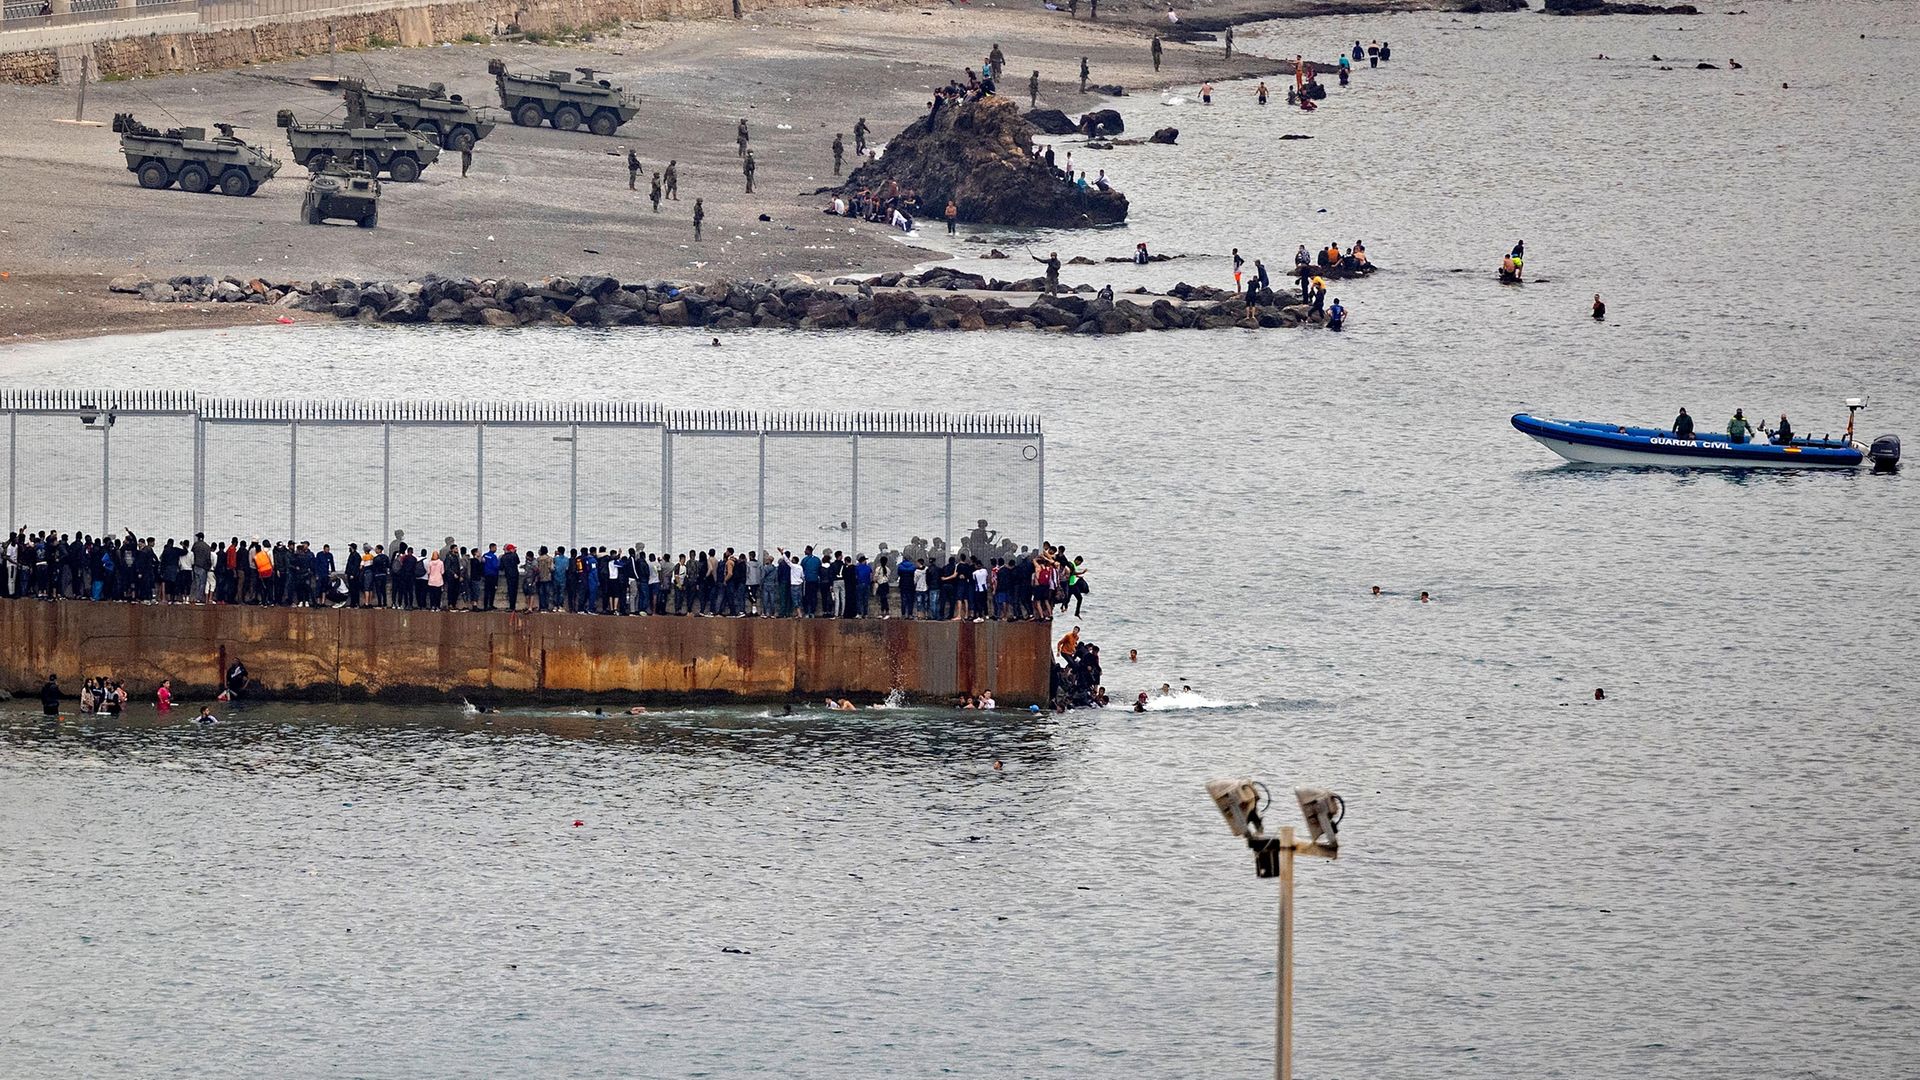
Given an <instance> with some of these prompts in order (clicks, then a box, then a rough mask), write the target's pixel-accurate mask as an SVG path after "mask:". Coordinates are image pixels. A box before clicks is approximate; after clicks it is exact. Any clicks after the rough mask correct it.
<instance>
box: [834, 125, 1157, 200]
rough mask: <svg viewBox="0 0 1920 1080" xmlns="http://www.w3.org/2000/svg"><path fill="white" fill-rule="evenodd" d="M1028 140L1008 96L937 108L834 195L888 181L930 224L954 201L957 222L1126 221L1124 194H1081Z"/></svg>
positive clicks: (1029, 132)
mask: <svg viewBox="0 0 1920 1080" xmlns="http://www.w3.org/2000/svg"><path fill="white" fill-rule="evenodd" d="M1033 134H1034V128H1033V125H1031V124H1029V123H1028V122H1027V121H1026V118H1024V117H1022V116H1021V115H1020V107H1019V105H1018V104H1016V103H1015V102H1014V101H1013V99H1012V98H1005V97H999V96H988V97H984V98H981V99H979V100H978V101H966V102H960V103H958V104H949V105H942V106H941V107H940V108H939V109H936V110H934V112H933V113H931V114H930V115H928V116H923V117H921V118H920V119H918V120H915V121H914V122H913V123H911V124H908V125H907V126H906V128H905V130H903V131H901V132H900V134H898V135H896V136H894V137H893V138H892V139H890V140H888V142H887V146H886V152H885V153H884V154H882V155H881V156H880V158H879V159H878V160H876V161H869V162H867V163H865V164H863V165H861V166H860V167H859V168H858V169H855V170H854V171H853V175H851V176H849V177H847V182H846V184H845V185H844V186H843V187H842V188H841V189H840V191H841V193H842V194H844V195H847V196H849V197H851V196H853V195H855V194H858V193H859V192H860V191H861V190H862V189H865V190H869V191H875V192H878V191H883V190H886V189H887V188H888V182H889V181H893V182H897V183H898V184H899V185H900V187H901V188H902V189H903V190H904V189H907V188H912V189H914V190H915V191H917V192H919V196H920V205H921V206H922V207H923V208H924V210H925V213H926V214H927V215H928V216H929V217H930V218H935V219H937V218H938V216H939V215H940V212H941V210H942V209H943V208H944V207H945V206H946V204H947V200H948V199H952V200H953V201H954V204H955V206H956V208H957V210H958V212H959V219H960V220H961V221H964V222H974V223H979V224H986V225H1036V226H1048V227H1052V228H1072V227H1076V226H1085V225H1112V224H1114V223H1116V222H1121V221H1125V220H1126V218H1127V197H1126V196H1125V195H1122V194H1120V193H1119V192H1118V191H1099V190H1096V189H1091V188H1090V189H1088V190H1086V191H1081V190H1080V189H1079V188H1077V187H1075V186H1074V185H1073V184H1072V182H1070V181H1069V180H1068V179H1067V178H1066V177H1065V176H1064V175H1062V174H1061V173H1060V171H1059V170H1057V169H1055V168H1052V167H1050V166H1049V165H1048V164H1047V163H1046V162H1045V161H1044V160H1043V159H1041V158H1038V157H1035V156H1034V155H1033Z"/></svg>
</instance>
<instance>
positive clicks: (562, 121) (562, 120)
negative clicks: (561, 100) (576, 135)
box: [553, 105, 580, 131]
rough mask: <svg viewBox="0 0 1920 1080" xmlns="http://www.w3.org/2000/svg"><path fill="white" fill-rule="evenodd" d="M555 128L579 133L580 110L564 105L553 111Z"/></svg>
mask: <svg viewBox="0 0 1920 1080" xmlns="http://www.w3.org/2000/svg"><path fill="white" fill-rule="evenodd" d="M553 126H554V127H556V128H558V129H560V130H561V131H579V130H580V110H579V109H576V108H574V107H573V106H571V105H562V106H560V107H559V108H557V109H555V110H553Z"/></svg>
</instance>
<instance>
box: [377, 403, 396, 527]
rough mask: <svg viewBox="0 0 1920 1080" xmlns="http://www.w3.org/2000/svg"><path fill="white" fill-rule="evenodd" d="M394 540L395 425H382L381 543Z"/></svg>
mask: <svg viewBox="0 0 1920 1080" xmlns="http://www.w3.org/2000/svg"><path fill="white" fill-rule="evenodd" d="M392 538H393V424H392V422H391V421H388V422H383V423H382V424H381V425H380V543H382V544H384V543H386V542H387V541H388V540H390V539H392Z"/></svg>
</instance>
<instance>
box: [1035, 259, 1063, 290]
mask: <svg viewBox="0 0 1920 1080" xmlns="http://www.w3.org/2000/svg"><path fill="white" fill-rule="evenodd" d="M1032 258H1033V261H1034V262H1037V263H1045V264H1047V295H1048V296H1053V295H1056V294H1058V293H1059V292H1060V253H1059V252H1057V251H1049V252H1047V257H1046V258H1044V259H1043V258H1041V257H1040V256H1038V255H1035V256H1033V257H1032Z"/></svg>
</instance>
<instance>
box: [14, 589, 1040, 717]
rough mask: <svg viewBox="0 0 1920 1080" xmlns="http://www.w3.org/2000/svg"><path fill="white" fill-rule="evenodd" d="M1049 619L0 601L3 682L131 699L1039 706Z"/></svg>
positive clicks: (26, 689) (27, 689) (17, 687)
mask: <svg viewBox="0 0 1920 1080" xmlns="http://www.w3.org/2000/svg"><path fill="white" fill-rule="evenodd" d="M1050 636H1051V626H1050V625H1049V624H1046V623H955V622H940V623H932V622H909V621H904V620H898V619H893V620H885V621H882V620H874V619H867V620H847V619H701V618H689V617H679V616H668V617H652V618H625V619H622V618H611V617H593V616H583V615H569V614H564V613H553V614H516V613H511V612H504V611H497V612H488V613H485V614H475V613H470V612H433V611H394V610H389V609H360V610H354V609H338V610H336V609H333V608H260V607H237V606H220V607H192V606H187V605H140V604H90V603H85V602H81V601H62V602H57V603H46V602H43V601H34V600H0V686H5V687H8V688H10V689H12V690H14V691H15V692H16V693H21V692H30V691H33V690H37V689H38V688H39V686H40V684H41V682H42V681H43V680H44V679H45V678H46V676H47V674H48V673H49V672H52V673H55V674H58V675H59V676H60V681H61V684H62V686H63V687H64V688H65V689H66V690H67V691H68V692H69V693H72V692H75V691H77V690H78V689H79V686H80V684H81V682H82V680H84V679H85V677H86V676H89V675H108V676H112V677H114V678H118V679H124V680H126V682H127V686H128V689H129V690H130V691H132V692H133V693H135V694H137V695H144V694H147V693H148V692H150V691H151V689H152V688H153V687H154V686H157V685H158V684H159V682H160V680H161V679H163V678H171V679H172V680H173V681H174V685H175V687H176V688H177V689H178V690H179V691H180V692H181V693H183V694H192V693H195V692H200V693H210V692H212V691H213V690H214V689H215V688H217V687H218V686H219V685H220V680H221V676H222V674H223V673H224V672H225V670H226V665H227V664H228V662H229V661H230V660H232V659H235V658H238V659H239V660H240V661H242V662H243V663H245V664H246V665H247V669H248V671H250V672H251V673H252V675H253V678H254V679H255V680H256V681H257V682H258V683H259V684H260V685H261V687H262V688H263V690H264V691H265V692H266V693H268V694H272V695H279V696H288V697H317V698H325V699H334V698H349V699H351V698H358V697H363V696H378V697H385V698H394V699H402V700H405V699H416V700H417V699H426V700H444V699H447V698H451V697H455V696H462V695H465V696H472V695H482V696H485V697H488V698H495V699H499V698H542V697H545V698H575V697H582V696H593V695H610V696H611V695H621V696H625V697H632V696H634V695H640V696H642V697H652V698H655V699H661V700H674V699H725V698H745V699H761V700H781V699H785V698H788V697H792V696H798V697H802V698H814V697H825V696H827V695H829V694H832V695H835V696H848V697H855V696H857V697H865V698H872V697H881V696H884V695H885V694H887V693H888V692H889V691H890V690H894V689H896V688H897V689H901V690H905V691H906V692H907V693H908V694H909V695H912V696H915V697H924V698H935V699H938V698H947V697H951V696H954V695H958V694H963V693H977V692H979V691H982V690H992V691H993V692H994V694H995V696H996V697H997V698H999V700H1000V701H1001V702H1003V703H1005V704H1007V705H1025V704H1029V703H1033V702H1039V701H1044V700H1045V699H1046V692H1047V676H1048V666H1049V663H1050V659H1049V646H1050Z"/></svg>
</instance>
